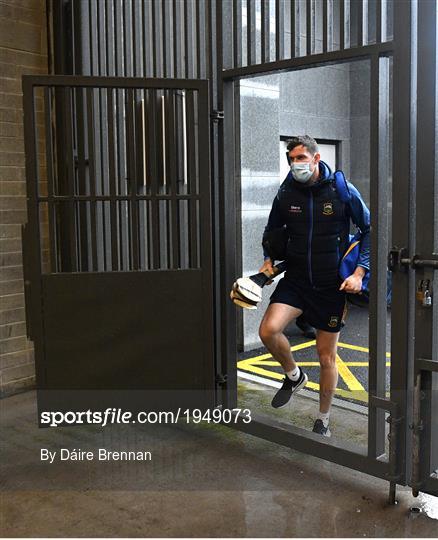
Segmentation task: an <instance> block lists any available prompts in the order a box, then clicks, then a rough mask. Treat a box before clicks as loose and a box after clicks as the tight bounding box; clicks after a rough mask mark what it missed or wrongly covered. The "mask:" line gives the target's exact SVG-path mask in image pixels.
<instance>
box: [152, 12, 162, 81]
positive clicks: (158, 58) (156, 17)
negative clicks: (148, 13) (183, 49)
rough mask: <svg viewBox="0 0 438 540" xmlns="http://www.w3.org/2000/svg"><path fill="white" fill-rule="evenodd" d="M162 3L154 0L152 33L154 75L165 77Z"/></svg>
mask: <svg viewBox="0 0 438 540" xmlns="http://www.w3.org/2000/svg"><path fill="white" fill-rule="evenodd" d="M161 28H162V22H161V3H160V2H155V1H154V2H152V30H153V32H152V35H153V51H154V52H155V54H154V77H163V51H162V41H161V36H162V30H161Z"/></svg>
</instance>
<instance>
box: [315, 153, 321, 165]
mask: <svg viewBox="0 0 438 540" xmlns="http://www.w3.org/2000/svg"><path fill="white" fill-rule="evenodd" d="M320 159H321V154H320V153H319V152H316V154H315V161H316V163H318V162H319V160H320Z"/></svg>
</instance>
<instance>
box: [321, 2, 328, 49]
mask: <svg viewBox="0 0 438 540" xmlns="http://www.w3.org/2000/svg"><path fill="white" fill-rule="evenodd" d="M327 9H328V0H325V1H324V0H323V2H322V52H323V53H325V52H327V42H328V38H327V35H328V34H327V27H328V24H327Z"/></svg>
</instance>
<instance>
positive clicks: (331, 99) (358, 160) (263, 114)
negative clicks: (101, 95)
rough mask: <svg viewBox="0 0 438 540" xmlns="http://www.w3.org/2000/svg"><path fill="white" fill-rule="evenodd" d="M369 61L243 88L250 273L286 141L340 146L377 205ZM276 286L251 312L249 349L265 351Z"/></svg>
mask: <svg viewBox="0 0 438 540" xmlns="http://www.w3.org/2000/svg"><path fill="white" fill-rule="evenodd" d="M369 76H370V73H369V63H368V61H361V62H351V63H346V64H340V65H337V66H327V67H326V66H325V67H318V68H312V69H306V70H300V71H296V72H291V73H282V74H279V75H275V76H268V77H258V78H255V79H249V80H246V81H245V80H244V81H242V82H241V85H240V88H241V100H240V102H241V118H240V121H241V193H242V264H243V273H244V275H248V274H251V273H254V272H256V271H258V269H259V268H260V266H261V264H262V262H263V257H262V248H261V237H262V233H263V229H264V227H265V224H266V222H267V219H268V215H269V211H270V209H271V205H272V200H273V198H274V196H275V194H276V192H277V189H278V186H279V184H280V182H281V181H282V180H283V178H280V176H279V171H280V154H279V141H280V137H282V136H285V137H290V136H292V135H301V134H309V135H311V136H312V137H314V138H315V139H331V140H336V141H339V143H340V156H339V163H338V166H339V167H340V168H342V170H343V171H344V172H345V174H346V176H347V178H348V179H350V180H351V181H352V182H353V183H354V184H355V185H356V186H357V187H358V189H359V190H360V191H361V192H362V193H363V196H364V198H365V200H366V202H367V203H368V204H369V151H370V146H369V124H370V120H369V113H370V111H369V96H370V82H369ZM278 279H280V278H277V280H275V282H274V284H273V285H271V286H268V287H267V288H266V289H265V296H264V300H263V302H262V303H261V305H260V306H259V308H258V310H257V311H248V310H244V312H243V348H244V350H250V349H252V348H255V347H260V346H261V342H260V340H259V337H258V327H259V324H260V320H261V318H262V316H263V313H264V311H265V309H266V307H267V305H268V302H269V296H270V294H271V292H272V291H273V289H274V287H275V283H276V282H277V281H278Z"/></svg>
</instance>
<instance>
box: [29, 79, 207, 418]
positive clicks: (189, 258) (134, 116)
mask: <svg viewBox="0 0 438 540" xmlns="http://www.w3.org/2000/svg"><path fill="white" fill-rule="evenodd" d="M23 99H24V109H25V110H24V123H25V137H26V140H25V144H26V175H27V203H28V222H27V223H26V225H25V227H24V229H23V247H24V255H25V285H26V287H25V290H26V306H27V320H28V331H29V335H30V337H31V339H32V340H33V341H34V345H35V360H36V376H37V386H38V406H39V409H40V410H42V409H44V408H53V407H55V406H56V407H57V408H58V409H59V408H60V409H61V410H63V409H67V410H68V409H69V408H71V407H72V406H76V407H80V408H81V409H84V408H85V409H87V408H89V407H92V406H94V407H101V406H110V407H115V406H117V405H122V404H123V405H124V406H128V407H130V408H135V407H141V408H143V409H144V408H145V407H147V406H148V405H149V406H151V405H154V406H161V407H163V408H165V410H169V409H174V408H176V407H184V406H198V407H201V406H202V407H208V406H212V405H213V404H214V403H215V369H214V358H213V321H212V313H213V310H212V255H211V212H210V169H209V167H210V163H209V126H208V120H207V119H208V111H209V104H208V94H207V83H206V81H202V80H197V81H193V80H178V79H167V80H159V79H143V78H116V77H73V76H61V75H55V76H24V77H23Z"/></svg>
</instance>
